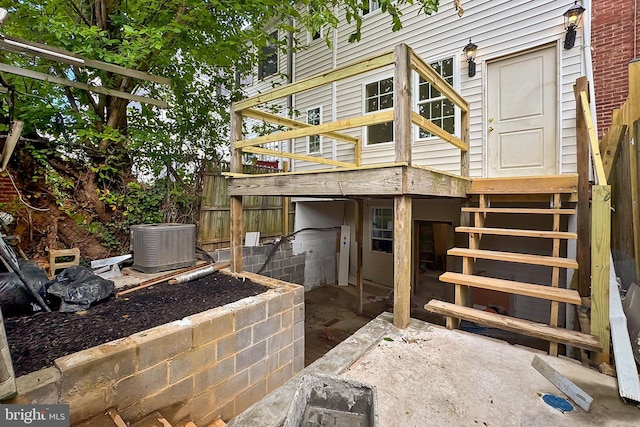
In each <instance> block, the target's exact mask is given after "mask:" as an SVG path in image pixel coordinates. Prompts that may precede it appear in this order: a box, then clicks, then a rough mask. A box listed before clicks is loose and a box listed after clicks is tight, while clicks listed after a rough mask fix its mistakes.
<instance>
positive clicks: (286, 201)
mask: <svg viewBox="0 0 640 427" xmlns="http://www.w3.org/2000/svg"><path fill="white" fill-rule="evenodd" d="M282 171H283V172H284V173H287V172H289V162H283V163H282ZM290 206H291V199H290V198H289V197H283V198H282V235H283V236H288V235H289V208H290Z"/></svg>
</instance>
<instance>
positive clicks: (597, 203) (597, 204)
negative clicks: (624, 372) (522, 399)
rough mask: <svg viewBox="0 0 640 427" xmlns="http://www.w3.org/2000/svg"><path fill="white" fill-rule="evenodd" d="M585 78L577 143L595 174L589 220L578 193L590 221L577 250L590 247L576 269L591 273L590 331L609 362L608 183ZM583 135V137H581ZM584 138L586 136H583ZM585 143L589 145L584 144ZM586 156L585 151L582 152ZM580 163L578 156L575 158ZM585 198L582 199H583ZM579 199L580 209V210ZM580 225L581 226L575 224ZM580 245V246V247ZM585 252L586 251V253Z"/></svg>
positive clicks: (580, 84) (585, 174)
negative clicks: (588, 154)
mask: <svg viewBox="0 0 640 427" xmlns="http://www.w3.org/2000/svg"><path fill="white" fill-rule="evenodd" d="M586 88H587V82H586V79H584V78H581V79H578V81H577V82H576V86H575V94H576V109H577V112H576V115H577V117H578V120H577V126H578V140H577V144H578V145H579V146H580V144H582V145H583V147H582V150H583V151H584V150H589V151H590V153H591V155H590V156H588V157H590V160H591V162H590V163H591V166H592V168H593V169H592V170H593V174H594V178H595V184H594V185H592V186H591V212H590V213H591V220H590V221H589V218H588V216H589V210H588V193H587V194H578V216H579V218H578V219H579V221H580V216H582V217H583V218H584V222H586V223H587V224H588V223H589V222H590V228H589V229H587V230H588V231H589V233H585V234H586V235H584V234H583V235H580V231H579V233H578V239H579V240H578V245H579V247H578V252H581V251H582V252H583V253H584V252H586V251H587V250H586V249H585V245H589V248H590V254H588V255H590V265H591V268H590V269H588V265H583V264H582V263H581V261H582V260H581V259H580V256H579V257H578V263H579V266H580V267H579V268H580V270H579V273H578V274H581V275H582V276H583V278H585V279H586V277H587V274H589V275H590V279H591V289H590V293H589V295H590V296H591V333H592V334H593V335H595V336H597V337H598V338H599V339H600V343H602V348H603V353H602V361H605V362H607V363H608V362H609V357H610V354H609V347H610V342H611V341H610V336H609V332H610V327H609V270H610V268H611V262H610V257H611V186H610V185H608V184H607V174H606V173H605V168H604V164H603V162H602V155H601V154H600V147H599V144H598V138H597V136H596V132H595V128H594V126H593V120H592V115H591V110H590V108H589V98H588V95H587V91H586ZM581 136H582V138H581ZM585 139H586V140H585ZM584 145H587V146H588V148H586V147H584ZM584 157H587V155H584ZM578 162H579V163H580V159H578ZM578 169H579V170H578V172H579V177H578V179H579V183H578V187H579V188H580V181H582V182H585V181H588V180H589V168H588V167H584V165H582V168H581V167H580V165H579V166H578ZM585 198H586V199H587V200H584V199H585ZM581 202H582V209H583V212H581V211H580V210H581ZM578 228H580V226H579V227H578ZM580 246H582V249H581V247H580ZM585 255H586V254H585ZM587 264H588V261H587ZM585 294H586V292H585V290H584V289H583V290H581V295H583V296H585Z"/></svg>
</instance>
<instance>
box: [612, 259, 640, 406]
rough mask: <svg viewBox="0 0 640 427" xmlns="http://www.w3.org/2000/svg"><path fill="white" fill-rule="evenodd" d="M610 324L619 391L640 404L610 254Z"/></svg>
mask: <svg viewBox="0 0 640 427" xmlns="http://www.w3.org/2000/svg"><path fill="white" fill-rule="evenodd" d="M609 263H610V265H611V268H610V269H609V323H610V324H611V343H612V344H613V354H614V356H615V362H616V377H617V378H618V391H619V393H620V397H622V398H623V399H630V400H633V401H635V402H640V379H639V378H638V368H637V366H636V361H635V359H634V356H633V349H632V348H631V341H630V339H629V337H630V333H629V329H628V327H627V316H626V315H625V313H624V310H623V308H622V302H621V301H620V292H619V291H618V280H617V278H616V272H615V268H614V267H613V266H614V264H613V258H612V257H611V253H609Z"/></svg>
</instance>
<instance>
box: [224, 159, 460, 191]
mask: <svg viewBox="0 0 640 427" xmlns="http://www.w3.org/2000/svg"><path fill="white" fill-rule="evenodd" d="M228 175H229V177H230V180H229V193H230V194H231V196H284V197H336V198H342V197H354V198H362V197H394V196H426V197H452V198H464V197H467V189H468V187H469V185H470V180H469V179H468V178H463V177H460V176H456V175H453V174H448V173H446V172H441V171H437V170H434V169H429V168H426V167H422V166H408V165H406V164H403V163H394V164H389V165H375V166H363V167H358V168H349V169H323V170H318V171H305V172H289V173H278V174H266V175H242V174H228Z"/></svg>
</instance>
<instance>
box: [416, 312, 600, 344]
mask: <svg viewBox="0 0 640 427" xmlns="http://www.w3.org/2000/svg"><path fill="white" fill-rule="evenodd" d="M424 309H425V310H427V311H429V312H431V313H437V314H442V315H444V316H455V317H458V318H461V319H464V320H468V321H470V322H474V323H479V324H481V325H486V326H492V327H495V328H498V329H503V330H505V331H512V332H516V333H519V334H523V335H527V336H531V337H536V338H541V339H543V340H547V341H555V342H559V343H564V344H571V345H573V346H575V347H579V348H584V349H587V350H593V351H601V350H602V346H601V345H600V342H599V341H598V338H597V337H594V336H591V335H587V334H583V333H581V332H575V331H570V330H568V329H563V328H554V327H552V326H549V325H545V324H542V323H535V322H531V321H529V320H524V319H517V318H515V317H510V316H503V315H501V314H496V313H489V312H486V311H480V310H476V309H473V308H471V307H461V306H457V305H455V304H450V303H447V302H443V301H437V300H431V301H429V302H428V303H427V304H426V305H425V306H424Z"/></svg>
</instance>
